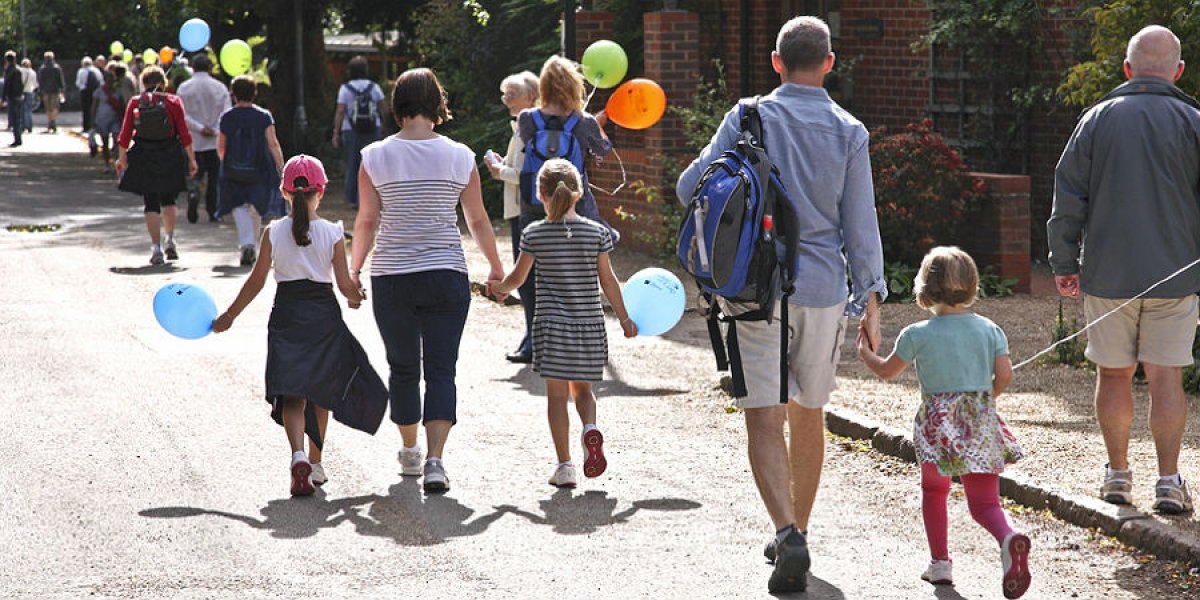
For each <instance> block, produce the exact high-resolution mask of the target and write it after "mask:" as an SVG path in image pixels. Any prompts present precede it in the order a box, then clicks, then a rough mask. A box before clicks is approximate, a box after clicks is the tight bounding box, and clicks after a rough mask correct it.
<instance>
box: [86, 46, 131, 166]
mask: <svg viewBox="0 0 1200 600" xmlns="http://www.w3.org/2000/svg"><path fill="white" fill-rule="evenodd" d="M116 72H117V69H116V68H115V65H114V67H113V68H107V69H105V70H104V83H103V84H101V85H100V89H99V90H97V91H96V94H95V97H94V98H93V99H92V106H91V107H90V110H91V112H92V119H93V121H92V122H93V123H94V130H95V132H96V138H97V145H98V146H99V147H100V148H101V150H102V151H103V155H104V168H105V170H106V171H107V170H108V169H109V168H110V166H111V164H112V147H113V145H115V143H116V140H117V136H118V135H120V133H121V122H122V119H123V118H124V117H125V104H126V102H128V100H129V99H128V98H126V97H125V96H123V95H121V93H120V91H119V90H118V85H117V83H118V77H117V74H116Z"/></svg>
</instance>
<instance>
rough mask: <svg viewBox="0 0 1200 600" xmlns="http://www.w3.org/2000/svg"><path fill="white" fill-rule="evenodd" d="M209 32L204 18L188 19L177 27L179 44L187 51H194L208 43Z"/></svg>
mask: <svg viewBox="0 0 1200 600" xmlns="http://www.w3.org/2000/svg"><path fill="white" fill-rule="evenodd" d="M209 35H211V32H210V31H209V28H208V23H205V22H204V19H188V20H187V21H184V23H183V25H182V26H180V28H179V45H180V46H181V47H182V48H183V49H184V50H187V51H188V52H195V51H197V50H199V49H201V48H203V47H204V45H205V44H207V43H208V36H209Z"/></svg>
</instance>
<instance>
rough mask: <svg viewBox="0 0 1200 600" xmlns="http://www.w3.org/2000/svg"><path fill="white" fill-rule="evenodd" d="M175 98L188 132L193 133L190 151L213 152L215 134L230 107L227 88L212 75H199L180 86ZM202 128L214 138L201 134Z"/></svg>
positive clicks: (215, 142)
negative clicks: (177, 99)
mask: <svg viewBox="0 0 1200 600" xmlns="http://www.w3.org/2000/svg"><path fill="white" fill-rule="evenodd" d="M176 95H178V96H179V99H180V100H182V101H183V115H184V119H186V120H187V125H188V130H189V131H191V132H192V150H194V151H196V152H206V151H208V150H216V149H217V134H216V132H217V131H219V130H220V129H221V115H222V114H223V113H224V112H225V111H227V110H229V109H230V107H232V104H231V101H230V99H229V88H227V87H225V84H224V83H221V81H220V80H218V79H216V78H214V77H213V76H212V75H209V74H208V73H205V72H203V71H201V72H199V73H196V74H195V75H194V76H193V77H192V78H191V79H189V80H187V81H185V82H183V83H181V84H180V85H179V91H178V92H176ZM205 127H209V128H211V129H212V130H213V135H211V136H207V135H204V134H202V133H200V132H201V131H203V130H204V128H205Z"/></svg>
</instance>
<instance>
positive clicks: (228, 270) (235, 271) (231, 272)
mask: <svg viewBox="0 0 1200 600" xmlns="http://www.w3.org/2000/svg"><path fill="white" fill-rule="evenodd" d="M253 270H254V265H246V266H244V267H243V266H241V265H238V266H233V265H217V266H215V267H213V268H212V272H213V273H216V274H217V275H220V276H221V277H233V278H238V277H241V276H242V275H245V274H247V273H249V272H250V271H253Z"/></svg>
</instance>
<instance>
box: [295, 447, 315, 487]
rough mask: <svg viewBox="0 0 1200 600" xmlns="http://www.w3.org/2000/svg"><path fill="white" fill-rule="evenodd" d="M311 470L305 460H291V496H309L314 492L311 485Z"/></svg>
mask: <svg viewBox="0 0 1200 600" xmlns="http://www.w3.org/2000/svg"><path fill="white" fill-rule="evenodd" d="M312 470H313V469H312V465H311V464H310V463H309V462H308V459H307V458H298V457H297V458H293V459H292V495H293V496H311V495H312V494H313V492H314V491H316V489H315V488H314V487H313V483H312Z"/></svg>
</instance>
